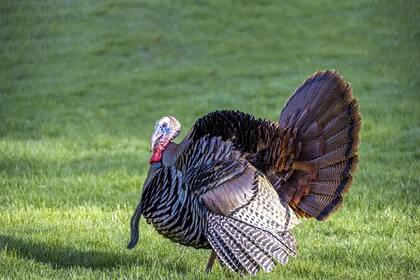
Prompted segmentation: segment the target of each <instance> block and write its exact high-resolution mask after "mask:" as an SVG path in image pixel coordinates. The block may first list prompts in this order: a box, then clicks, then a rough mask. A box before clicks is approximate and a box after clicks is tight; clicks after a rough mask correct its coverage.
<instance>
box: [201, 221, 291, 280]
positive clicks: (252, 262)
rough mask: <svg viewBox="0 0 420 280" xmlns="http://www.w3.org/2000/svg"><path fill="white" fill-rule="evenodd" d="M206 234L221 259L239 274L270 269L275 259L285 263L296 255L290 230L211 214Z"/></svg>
mask: <svg viewBox="0 0 420 280" xmlns="http://www.w3.org/2000/svg"><path fill="white" fill-rule="evenodd" d="M207 238H208V240H209V242H210V244H211V246H212V247H213V249H214V251H215V252H216V254H217V256H218V258H219V261H220V262H221V263H222V264H223V265H226V266H228V267H229V268H230V269H232V270H233V271H235V272H238V273H240V274H247V273H250V274H251V275H255V274H256V273H257V272H258V271H259V270H260V269H261V268H262V269H263V270H264V271H266V272H269V271H271V270H272V269H273V267H274V266H275V261H278V262H280V263H281V264H286V263H287V261H288V258H289V256H295V255H296V242H295V239H294V237H293V236H292V235H291V234H290V233H289V232H288V231H285V232H282V233H271V232H267V231H265V230H262V229H259V228H257V227H254V226H250V225H248V224H246V223H243V222H240V221H237V220H235V219H232V218H228V217H224V216H219V215H214V214H209V228H208V234H207Z"/></svg>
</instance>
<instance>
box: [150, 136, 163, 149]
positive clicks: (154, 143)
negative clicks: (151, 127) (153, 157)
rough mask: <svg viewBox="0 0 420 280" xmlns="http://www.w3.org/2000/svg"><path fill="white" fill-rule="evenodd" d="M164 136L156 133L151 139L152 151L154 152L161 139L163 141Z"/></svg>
mask: <svg viewBox="0 0 420 280" xmlns="http://www.w3.org/2000/svg"><path fill="white" fill-rule="evenodd" d="M162 136H163V134H162V133H160V132H155V133H154V134H153V135H152V138H151V139H150V151H151V152H153V150H154V149H155V146H156V145H157V144H158V143H159V141H160V139H162Z"/></svg>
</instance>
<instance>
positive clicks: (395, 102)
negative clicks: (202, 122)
mask: <svg viewBox="0 0 420 280" xmlns="http://www.w3.org/2000/svg"><path fill="white" fill-rule="evenodd" d="M419 12H420V5H419V3H418V2H417V1H398V3H396V2H395V1H365V0H355V1H347V2H345V1H302V0H299V1H281V2H280V1H261V2H258V3H256V2H254V1H252V2H251V1H247V3H239V2H236V1H211V2H210V1H183V2H182V3H179V4H177V5H175V4H171V3H170V2H169V1H152V0H150V1H134V0H133V1H127V0H125V1H78V0H76V1H11V0H6V1H2V2H1V3H0V26H1V29H0V40H1V48H0V119H1V121H0V268H1V269H0V278H2V279H48V278H51V279H100V278H101V279H109V278H125V279H241V278H239V277H237V276H235V275H233V274H231V273H229V272H224V271H223V270H222V269H220V267H218V266H216V268H215V270H214V272H212V273H211V274H210V275H205V274H204V273H203V269H204V266H205V264H206V261H207V257H208V252H206V251H199V250H195V249H191V248H186V247H181V246H179V245H176V244H173V243H171V242H169V241H168V240H166V239H163V238H162V237H160V236H159V235H158V234H157V233H156V232H155V231H154V229H153V228H152V227H151V226H149V225H146V224H145V223H142V224H141V240H140V244H139V245H138V247H136V249H135V250H132V251H128V250H126V249H125V246H126V243H127V241H128V238H129V219H130V216H131V213H132V211H133V209H134V206H135V204H136V202H137V199H138V196H139V188H140V187H141V185H142V182H143V181H144V179H145V177H146V172H147V168H148V158H149V156H150V155H149V152H148V145H149V143H148V141H149V137H150V134H151V132H152V129H153V125H154V123H155V121H156V120H157V119H158V118H160V117H161V116H163V115H168V114H173V115H175V116H177V117H178V119H179V120H181V122H182V124H183V126H184V128H185V129H184V131H183V134H182V135H185V133H186V131H187V130H188V128H189V127H191V125H192V124H193V123H194V120H196V119H197V118H198V117H199V116H201V115H203V114H205V113H206V112H209V111H212V110H215V109H221V108H230V109H239V110H242V111H246V112H250V113H253V114H255V115H257V116H263V117H268V118H271V119H276V118H278V115H279V112H280V109H281V108H282V106H283V104H284V102H285V101H286V100H287V98H288V96H289V95H290V94H291V92H292V91H293V90H294V88H296V87H297V86H298V85H299V84H300V83H301V82H302V81H303V80H304V79H305V78H306V77H307V76H308V75H310V74H312V73H313V72H314V71H316V70H318V69H325V68H334V69H339V70H340V71H341V73H342V74H343V75H344V76H345V78H346V79H348V80H349V81H351V83H352V86H353V89H354V93H355V95H356V96H357V97H358V99H359V101H360V104H361V110H362V114H363V128H362V146H361V151H360V167H359V170H358V172H357V175H356V178H355V180H354V184H353V187H352V189H351V191H350V193H349V195H348V196H347V197H346V201H345V204H344V207H343V208H342V209H341V210H340V211H339V212H338V213H337V214H336V215H334V216H333V217H332V218H331V219H330V220H328V221H327V222H323V223H318V222H315V221H305V222H304V223H302V224H301V225H300V226H299V227H298V228H297V229H296V230H295V234H296V236H297V239H298V243H299V253H298V256H297V257H296V258H294V259H292V260H291V261H290V263H289V264H288V265H287V266H284V267H281V266H278V267H277V268H276V269H275V271H274V272H273V273H271V274H264V273H261V274H259V276H257V278H256V279H326V278H328V279H343V278H346V279H403V278H406V279H414V278H420V254H419V252H420V244H419V243H420V221H419V217H420V210H419V209H420V208H419V204H420V192H419V186H420V179H419V178H420V109H419V108H420V98H419V92H418V88H419V87H420V83H419V76H418V74H419V73H420V67H419V62H420V54H419V49H418V46H419V44H420V17H419V15H420V13H419Z"/></svg>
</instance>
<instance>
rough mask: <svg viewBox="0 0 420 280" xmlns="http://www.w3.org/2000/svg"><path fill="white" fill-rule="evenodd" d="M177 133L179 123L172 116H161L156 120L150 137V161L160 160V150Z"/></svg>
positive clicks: (178, 131)
mask: <svg viewBox="0 0 420 280" xmlns="http://www.w3.org/2000/svg"><path fill="white" fill-rule="evenodd" d="M179 133H181V124H180V123H179V121H178V120H177V119H176V118H174V117H172V116H167V117H163V118H161V119H160V120H158V121H157V122H156V124H155V131H154V132H153V135H152V138H151V139H150V149H151V151H152V152H153V154H152V158H151V159H150V163H153V162H159V161H161V159H162V152H163V151H164V150H165V149H166V147H167V146H168V144H169V143H170V142H171V141H172V140H174V139H175V138H176V137H177V136H178V135H179Z"/></svg>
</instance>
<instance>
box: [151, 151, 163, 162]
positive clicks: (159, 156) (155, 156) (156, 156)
mask: <svg viewBox="0 0 420 280" xmlns="http://www.w3.org/2000/svg"><path fill="white" fill-rule="evenodd" d="M161 160H162V150H161V149H159V147H158V148H156V149H155V150H154V151H153V154H152V157H151V158H150V161H149V163H150V164H152V163H155V162H160V161H161Z"/></svg>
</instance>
